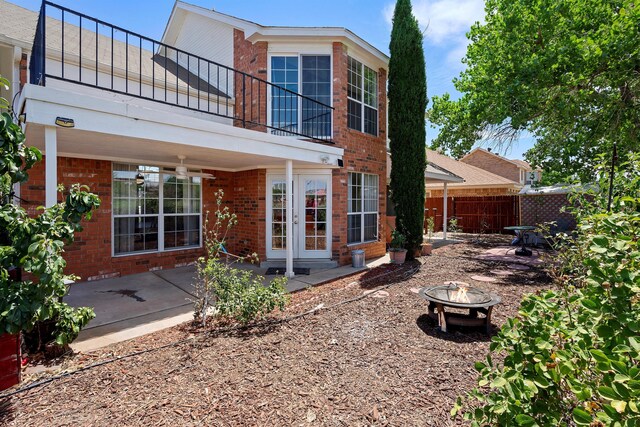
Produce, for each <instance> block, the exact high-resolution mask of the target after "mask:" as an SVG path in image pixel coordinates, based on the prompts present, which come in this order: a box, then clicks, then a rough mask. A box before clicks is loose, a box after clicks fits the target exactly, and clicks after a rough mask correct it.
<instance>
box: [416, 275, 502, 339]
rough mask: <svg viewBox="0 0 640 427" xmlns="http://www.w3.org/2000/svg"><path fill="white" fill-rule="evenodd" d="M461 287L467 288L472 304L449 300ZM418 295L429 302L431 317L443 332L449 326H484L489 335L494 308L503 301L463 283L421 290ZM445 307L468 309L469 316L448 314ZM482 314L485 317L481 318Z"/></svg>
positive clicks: (452, 283) (492, 294)
mask: <svg viewBox="0 0 640 427" xmlns="http://www.w3.org/2000/svg"><path fill="white" fill-rule="evenodd" d="M460 287H465V288H467V295H469V296H470V300H471V301H470V302H468V303H465V302H454V301H451V300H450V299H449V298H450V297H452V294H453V292H454V291H457V290H459V289H460ZM418 295H420V297H422V298H423V299H425V300H426V301H428V302H429V316H430V317H431V318H432V319H434V320H436V321H437V322H438V326H439V327H440V330H441V331H442V332H447V325H457V326H482V327H484V328H485V332H486V333H487V335H489V333H490V332H491V312H492V311H493V306H494V305H496V304H499V303H500V302H501V301H502V299H501V298H500V296H499V295H497V294H494V293H491V292H485V291H483V290H481V289H477V288H474V287H471V286H469V284H468V283H463V282H448V283H446V284H445V285H440V286H431V287H425V288H421V289H420V291H419V292H418ZM445 307H452V308H461V309H468V310H469V314H461V313H451V312H449V313H447V312H446V310H445ZM480 313H482V314H483V315H484V316H483V317H480V316H479V314H480Z"/></svg>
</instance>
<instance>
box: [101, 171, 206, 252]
mask: <svg viewBox="0 0 640 427" xmlns="http://www.w3.org/2000/svg"><path fill="white" fill-rule="evenodd" d="M201 187H202V186H201V178H200V177H187V178H184V179H180V178H178V177H177V176H176V175H175V174H174V173H171V172H170V171H163V170H162V169H161V168H159V167H156V166H144V165H129V164H123V163H114V164H113V177H112V208H113V252H114V254H115V255H126V254H133V253H137V252H158V251H164V250H171V249H180V248H190V247H199V246H200V244H201V242H200V240H201V239H200V237H201V224H202V217H201V202H200V200H201V191H202V189H201Z"/></svg>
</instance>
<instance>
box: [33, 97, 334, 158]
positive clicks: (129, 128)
mask: <svg viewBox="0 0 640 427" xmlns="http://www.w3.org/2000/svg"><path fill="white" fill-rule="evenodd" d="M22 99H23V100H24V101H23V102H25V101H26V102H25V106H26V113H27V123H34V124H40V125H46V126H50V125H53V124H54V123H55V119H56V117H58V116H61V117H68V118H72V119H74V121H75V129H79V130H85V131H89V132H97V133H105V134H112V135H119V136H122V137H125V138H140V139H147V140H155V141H162V142H169V143H175V144H182V145H190V146H194V147H203V148H211V149H214V150H221V151H229V152H239V153H245V154H253V155H260V156H264V157H272V158H281V159H290V160H296V161H303V162H309V163H315V164H325V162H327V163H328V164H331V165H335V164H337V163H338V159H341V158H342V156H343V154H344V150H343V149H342V148H338V147H334V146H330V145H323V144H319V143H314V142H308V141H303V140H300V139H297V138H291V137H284V136H279V135H272V134H270V133H265V132H258V131H253V130H248V129H243V128H239V127H235V126H231V125H226V124H222V123H216V122H213V121H208V120H202V119H198V118H195V117H189V116H182V115H177V114H167V113H166V112H164V111H159V110H153V109H150V108H146V107H141V106H137V105H131V104H126V103H122V102H114V101H110V100H104V99H100V98H96V97H91V96H87V95H83V94H76V93H70V92H67V91H61V90H58V89H53V88H47V87H42V86H34V85H26V86H25V87H24V89H23V96H22ZM323 159H324V161H323Z"/></svg>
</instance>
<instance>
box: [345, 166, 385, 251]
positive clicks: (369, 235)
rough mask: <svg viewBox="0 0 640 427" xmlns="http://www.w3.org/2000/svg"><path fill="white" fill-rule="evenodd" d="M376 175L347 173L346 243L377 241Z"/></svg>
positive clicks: (377, 195) (377, 196)
mask: <svg viewBox="0 0 640 427" xmlns="http://www.w3.org/2000/svg"><path fill="white" fill-rule="evenodd" d="M378 198H379V194H378V175H371V174H367V173H353V172H350V173H349V195H348V201H347V203H348V213H347V243H348V244H354V243H365V242H373V241H376V240H378V204H379V203H378Z"/></svg>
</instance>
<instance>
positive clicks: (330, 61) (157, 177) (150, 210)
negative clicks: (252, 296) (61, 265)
mask: <svg viewBox="0 0 640 427" xmlns="http://www.w3.org/2000/svg"><path fill="white" fill-rule="evenodd" d="M0 9H1V10H2V11H3V13H6V14H10V16H13V17H14V18H17V19H21V20H22V21H23V22H24V26H22V27H20V28H19V29H16V30H15V34H13V35H9V36H8V37H7V39H8V40H11V39H13V40H20V39H24V38H25V37H27V38H28V36H29V35H30V36H31V38H32V39H31V40H32V41H33V48H32V49H28V48H26V47H25V46H24V45H23V47H22V52H21V53H20V55H14V60H13V66H14V67H17V68H19V67H20V65H21V63H22V66H23V68H24V65H25V63H26V62H27V61H28V62H29V64H30V67H29V73H28V76H26V75H25V76H23V79H22V81H21V82H20V84H19V88H16V90H19V91H20V92H19V96H18V97H17V98H16V99H17V100H16V103H15V109H16V111H17V112H18V113H19V114H20V115H21V118H22V120H23V122H24V128H25V132H26V135H27V140H28V143H29V144H31V145H35V146H37V147H39V148H41V149H42V150H43V152H44V154H45V160H44V162H43V163H42V164H41V165H39V166H38V167H37V168H36V169H34V170H33V171H32V173H31V179H30V180H29V182H28V183H26V184H25V185H23V186H22V188H21V192H20V196H21V198H22V199H24V200H26V201H28V208H29V209H32V210H35V207H36V206H37V205H40V204H46V205H52V204H54V203H55V202H56V201H57V200H60V197H61V196H60V195H59V194H57V193H56V185H57V183H62V184H65V185H70V184H73V183H76V182H80V183H83V184H87V185H88V186H89V187H90V189H91V190H92V191H94V192H96V193H98V194H99V196H100V197H101V199H102V206H101V207H100V209H99V210H98V212H97V213H96V215H95V216H94V218H93V219H92V220H91V222H90V223H88V224H87V226H86V227H85V230H84V231H83V232H82V233H80V234H79V235H78V238H77V243H76V244H75V245H73V246H72V247H70V248H68V250H67V253H66V259H67V261H68V271H69V272H71V273H75V274H79V275H81V276H82V277H83V279H85V280H94V279H99V278H104V277H114V276H119V275H125V274H131V273H136V272H143V271H148V270H154V269H160V268H173V267H176V266H181V265H185V264H187V263H190V262H193V261H194V260H195V259H196V258H197V257H198V256H199V255H201V254H202V251H203V250H202V245H203V228H204V223H205V217H206V212H208V211H213V210H214V209H215V207H216V201H215V197H214V192H215V191H216V190H217V189H223V190H224V192H225V204H226V205H228V206H229V207H230V209H231V210H232V211H234V212H235V213H236V214H237V215H238V220H239V225H238V227H236V228H235V229H233V231H232V232H231V234H230V235H229V237H228V250H229V251H230V252H234V253H240V254H246V253H251V252H256V253H257V254H258V255H259V257H260V259H261V260H263V261H264V262H266V263H271V264H274V263H275V264H282V265H283V266H286V269H287V274H288V275H292V274H293V271H292V268H293V265H294V263H300V264H302V263H306V264H311V265H319V264H321V265H338V264H345V263H348V262H349V261H350V253H351V250H353V249H365V251H366V254H367V256H369V257H373V256H378V255H382V254H384V252H385V243H384V241H383V240H382V239H381V238H380V236H383V235H384V230H383V227H384V224H385V218H384V217H385V212H386V201H385V197H384V192H385V189H386V176H387V174H386V139H387V138H386V76H387V63H388V58H387V57H386V56H385V55H384V54H383V53H382V52H380V51H379V50H377V49H376V48H374V47H373V46H371V45H370V44H369V43H367V42H366V41H364V40H362V39H361V38H359V37H358V36H356V35H355V34H353V33H352V32H350V31H349V30H347V29H344V28H326V27H318V28H297V27H266V26H261V25H259V24H256V23H253V22H249V21H245V20H242V19H239V18H236V17H232V16H229V15H225V14H222V13H219V12H217V11H213V10H208V9H204V8H201V7H197V6H193V5H190V4H187V3H183V2H180V1H178V2H176V3H175V5H174V8H173V11H172V13H171V17H170V19H169V22H168V24H167V27H166V30H165V33H164V35H163V37H162V40H158V41H156V40H153V39H150V38H147V37H145V36H142V35H139V34H136V33H134V32H131V31H128V30H126V29H123V28H119V27H116V26H113V25H111V24H109V23H108V22H105V21H101V20H98V19H95V18H92V17H89V16H86V15H83V14H81V13H78V12H75V11H73V10H70V9H66V8H63V7H59V6H56V5H54V4H51V3H45V4H44V7H43V9H42V10H41V12H40V14H39V15H38V14H37V13H35V12H30V11H27V10H25V9H22V8H19V7H17V6H15V5H13V4H11V3H8V2H5V1H1V2H0ZM9 19H11V18H9ZM29 26H31V27H29ZM24 42H25V40H23V43H24ZM0 43H2V40H0ZM14 44H15V43H14ZM28 45H29V46H31V44H30V43H29V44H28ZM22 54H24V55H25V56H24V57H23V56H22ZM25 74H26V73H25ZM16 86H17V85H16Z"/></svg>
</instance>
